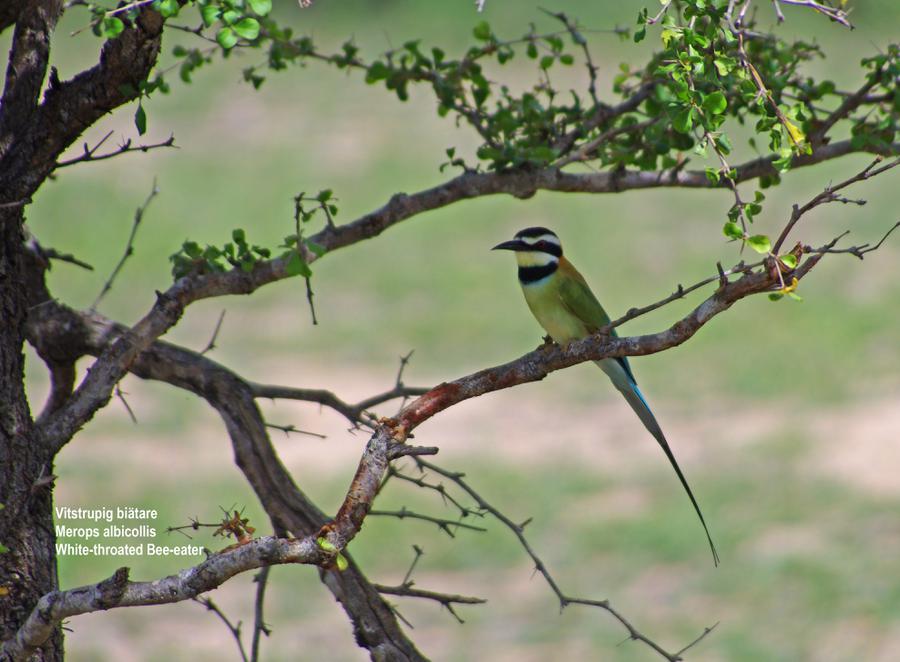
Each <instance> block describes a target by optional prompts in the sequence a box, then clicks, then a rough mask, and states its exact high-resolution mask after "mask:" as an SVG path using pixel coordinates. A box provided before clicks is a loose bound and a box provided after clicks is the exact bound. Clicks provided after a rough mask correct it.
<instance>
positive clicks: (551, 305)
mask: <svg viewBox="0 0 900 662" xmlns="http://www.w3.org/2000/svg"><path fill="white" fill-rule="evenodd" d="M493 250H509V251H514V252H515V254H516V262H517V263H518V265H519V284H520V285H521V286H522V291H523V292H524V293H525V301H527V302H528V307H529V308H530V309H531V312H532V314H533V315H534V316H535V318H537V321H538V323H539V324H540V325H541V326H542V327H543V328H544V330H545V331H546V332H547V333H548V334H549V335H550V337H551V338H552V339H553V340H554V341H556V342H557V343H559V344H560V345H563V346H565V345H567V344H568V343H570V342H571V341H573V340H578V339H580V338H586V337H587V336H589V335H591V334H592V333H595V332H596V331H598V330H600V329H601V328H602V327H604V326H606V325H607V324H609V322H610V320H609V316H608V315H607V314H606V311H605V310H603V306H601V305H600V303H599V302H598V301H597V298H596V297H595V296H594V294H593V292H591V289H590V288H589V287H588V284H587V281H585V279H584V277H583V276H582V275H581V274H580V273H578V270H577V269H575V267H574V266H572V263H571V262H569V261H568V260H567V259H566V258H565V257H563V250H562V244H560V241H559V237H557V236H556V234H555V233H554V232H553V231H551V230H548V229H547V228H542V227H534V228H526V229H524V230H521V231H520V232H517V233H516V235H515V237H514V238H513V239H511V240H510V241H504V242H503V243H502V244H498V245H497V246H494V249H493ZM611 334H612V335H613V336H615V335H616V332H615V329H613V330H612V331H611ZM596 363H597V365H598V366H599V367H600V369H601V370H603V372H605V373H606V375H607V376H608V377H609V378H610V380H612V383H613V385H614V386H615V387H616V388H617V389H619V391H620V392H621V393H622V395H624V396H625V399H626V400H627V401H628V404H629V405H631V408H632V409H633V410H634V412H635V413H636V414H637V415H638V418H640V419H641V422H642V423H643V424H644V426H645V427H646V428H647V430H648V431H649V432H650V434H652V435H653V436H654V437H655V438H656V441H657V442H659V445H660V446H661V447H662V449H663V452H664V453H665V454H666V457H668V458H669V462H671V463H672V468H674V469H675V473H676V474H677V475H678V479H679V480H680V481H681V484H682V485H683V486H684V489H685V491H686V492H687V495H688V497H689V498H690V500H691V503H692V504H693V506H694V510H695V511H697V516H698V517H699V518H700V523H701V524H702V525H703V530H704V531H705V532H706V539H707V540H708V541H709V548H710V550H712V555H713V561H714V563H715V564H716V565H718V564H719V555H718V553H717V552H716V546H715V545H714V544H713V541H712V538H711V537H710V535H709V529H708V528H707V527H706V520H704V519H703V513H702V512H700V506H698V505H697V500H696V499H695V498H694V494H693V492H691V488H690V487H689V486H688V483H687V480H686V479H685V477H684V474H682V473H681V468H680V467H679V466H678V462H677V461H676V460H675V455H673V453H672V449H671V448H669V444H668V442H667V441H666V437H665V435H663V431H662V429H661V428H660V427H659V423H657V422H656V418H655V417H654V416H653V412H652V411H650V406H649V405H648V404H647V401H646V400H645V399H644V396H643V395H642V394H641V391H640V389H639V388H638V385H637V383H636V382H635V379H634V373H632V372H631V366H629V365H628V359H627V358H626V357H624V356H623V357H620V358H610V359H603V360H601V361H596Z"/></svg>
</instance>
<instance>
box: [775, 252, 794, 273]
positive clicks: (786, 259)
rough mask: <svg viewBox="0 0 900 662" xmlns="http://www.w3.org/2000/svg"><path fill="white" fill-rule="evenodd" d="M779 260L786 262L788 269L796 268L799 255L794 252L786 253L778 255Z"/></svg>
mask: <svg viewBox="0 0 900 662" xmlns="http://www.w3.org/2000/svg"><path fill="white" fill-rule="evenodd" d="M778 259H779V260H781V261H782V262H784V264H785V266H786V267H787V268H788V269H796V268H797V256H796V255H794V254H793V253H787V254H785V255H780V256H779V257H778Z"/></svg>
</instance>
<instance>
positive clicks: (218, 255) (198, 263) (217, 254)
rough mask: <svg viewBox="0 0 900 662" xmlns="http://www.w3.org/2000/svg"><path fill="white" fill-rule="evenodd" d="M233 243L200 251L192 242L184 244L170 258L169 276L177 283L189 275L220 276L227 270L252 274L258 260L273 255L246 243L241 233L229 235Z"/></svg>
mask: <svg viewBox="0 0 900 662" xmlns="http://www.w3.org/2000/svg"><path fill="white" fill-rule="evenodd" d="M231 238H232V240H233V241H231V242H228V243H227V244H225V245H223V246H222V247H221V248H220V247H217V246H213V245H211V244H207V245H206V246H205V247H201V246H200V244H198V243H197V242H195V241H190V240H188V241H185V242H184V243H183V244H182V245H181V250H179V251H178V252H177V253H174V254H172V255H171V256H170V257H169V261H171V262H172V276H173V277H174V278H175V279H176V280H177V279H178V278H182V277H183V276H187V275H188V274H191V273H220V272H224V271H228V270H229V269H230V268H238V269H242V270H244V271H247V272H249V271H253V267H254V266H256V263H257V262H259V261H260V260H266V259H269V258H270V257H271V255H272V252H271V251H270V250H269V249H268V248H264V247H262V246H258V245H256V244H252V245H251V244H249V243H247V239H246V234H245V232H244V230H242V229H240V228H238V229H236V230H234V231H233V232H232V233H231Z"/></svg>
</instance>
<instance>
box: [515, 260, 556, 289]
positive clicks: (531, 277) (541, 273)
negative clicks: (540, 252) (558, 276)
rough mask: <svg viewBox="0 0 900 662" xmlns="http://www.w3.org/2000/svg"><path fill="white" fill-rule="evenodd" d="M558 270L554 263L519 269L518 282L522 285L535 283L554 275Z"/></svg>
mask: <svg viewBox="0 0 900 662" xmlns="http://www.w3.org/2000/svg"><path fill="white" fill-rule="evenodd" d="M558 268H559V263H558V262H556V261H553V262H550V263H549V264H544V265H542V266H538V267H519V282H520V283H522V285H528V284H529V283H536V282H537V281H539V280H541V279H543V278H546V277H547V276H549V275H551V274H552V273H554V272H555V271H556V270H557V269H558Z"/></svg>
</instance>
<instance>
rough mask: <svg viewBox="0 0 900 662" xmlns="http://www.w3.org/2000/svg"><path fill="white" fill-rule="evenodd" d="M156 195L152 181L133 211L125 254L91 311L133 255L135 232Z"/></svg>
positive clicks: (155, 187) (95, 307)
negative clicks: (146, 192)
mask: <svg viewBox="0 0 900 662" xmlns="http://www.w3.org/2000/svg"><path fill="white" fill-rule="evenodd" d="M158 193H159V188H157V186H156V180H155V179H154V180H153V186H152V188H151V189H150V193H149V195H147V199H146V200H144V203H143V204H142V205H141V206H140V207H138V208H137V209H135V211H134V221H133V222H132V224H131V233H130V234H129V235H128V241H127V242H126V244H125V252H124V253H123V254H122V257H121V258H120V259H119V262H118V263H117V264H116V266H115V267H114V268H113V270H112V273H111V274H110V275H109V278H107V279H106V282H105V283H103V288H102V289H101V290H100V294H98V295H97V298H96V299H94V303H92V304H91V310H97V306H98V305H99V303H100V301H101V300H102V299H103V297H105V296H106V294H107V293H108V292H109V291H110V290H111V289H112V286H113V283H114V282H115V280H116V276H118V275H119V272H120V271H121V270H122V267H123V266H125V261H126V260H127V259H128V258H130V257H131V256H132V255H133V254H134V239H135V237H136V236H137V231H138V228H139V227H140V225H141V221H143V220H144V212H146V211H147V207H149V206H150V203H151V202H153V198H155V197H156V196H157V194H158Z"/></svg>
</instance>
